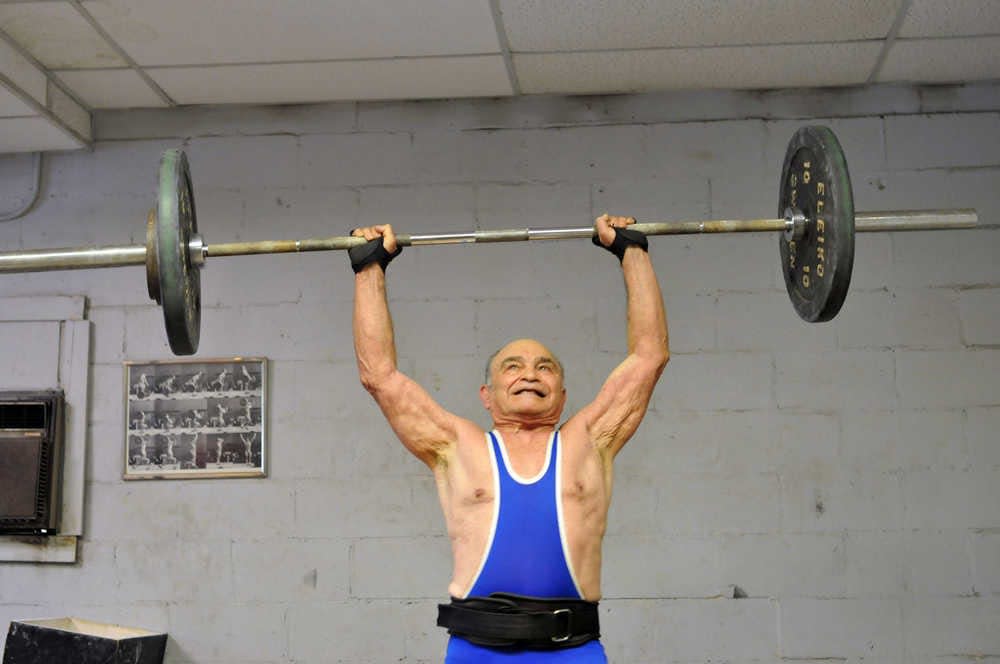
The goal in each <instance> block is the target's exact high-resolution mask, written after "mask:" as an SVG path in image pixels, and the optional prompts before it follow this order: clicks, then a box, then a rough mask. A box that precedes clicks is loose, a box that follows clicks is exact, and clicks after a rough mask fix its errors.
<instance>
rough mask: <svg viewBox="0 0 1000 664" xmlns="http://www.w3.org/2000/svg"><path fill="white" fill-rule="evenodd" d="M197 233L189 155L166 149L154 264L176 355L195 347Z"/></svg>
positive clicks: (198, 313) (198, 323) (198, 283)
mask: <svg viewBox="0 0 1000 664" xmlns="http://www.w3.org/2000/svg"><path fill="white" fill-rule="evenodd" d="M197 232H198V222H197V218H196V217H195V211H194V194H193V192H192V191H191V173H190V171H189V170H188V162H187V157H186V156H184V153H183V152H182V151H181V150H167V151H165V152H164V153H163V156H162V158H161V159H160V200H159V205H158V207H157V215H156V267H157V271H158V273H159V282H160V304H161V305H162V306H163V321H164V323H165V324H166V326H167V339H168V340H169V341H170V350H172V351H173V352H174V354H175V355H191V354H193V353H195V352H196V351H197V350H198V338H199V330H200V327H201V279H200V277H199V274H198V271H199V268H198V266H197V265H194V264H193V263H192V261H191V252H190V242H191V236H192V235H194V234H196V233H197Z"/></svg>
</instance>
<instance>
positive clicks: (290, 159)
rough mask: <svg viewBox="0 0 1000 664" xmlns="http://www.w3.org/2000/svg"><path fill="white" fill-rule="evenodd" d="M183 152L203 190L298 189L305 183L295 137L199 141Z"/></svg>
mask: <svg viewBox="0 0 1000 664" xmlns="http://www.w3.org/2000/svg"><path fill="white" fill-rule="evenodd" d="M184 151H185V152H186V153H187V157H188V162H189V163H190V167H191V179H192V180H193V182H194V183H197V185H196V186H197V187H199V188H201V189H206V188H207V189H213V188H220V189H221V188H230V189H243V188H251V187H295V186H298V185H299V183H300V182H301V181H302V179H303V178H302V170H303V164H302V160H301V159H300V155H299V141H298V138H297V137H295V136H234V137H231V136H220V137H203V138H202V137H199V138H193V139H191V140H190V142H189V143H188V144H187V146H186V147H185V149H184ZM196 191H197V190H196ZM196 195H197V194H196ZM195 200H196V202H197V199H195Z"/></svg>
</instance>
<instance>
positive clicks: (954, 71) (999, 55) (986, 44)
mask: <svg viewBox="0 0 1000 664" xmlns="http://www.w3.org/2000/svg"><path fill="white" fill-rule="evenodd" d="M991 79H1000V37H966V38H963V39H900V40H897V41H896V42H895V43H894V44H893V45H892V48H891V49H890V50H889V53H888V55H887V57H886V59H885V62H884V63H883V65H882V70H881V71H880V72H879V75H878V80H879V82H914V83H945V82H948V83H952V82H963V81H982V80H991Z"/></svg>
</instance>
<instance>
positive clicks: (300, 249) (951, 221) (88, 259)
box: [0, 208, 979, 274]
mask: <svg viewBox="0 0 1000 664" xmlns="http://www.w3.org/2000/svg"><path fill="white" fill-rule="evenodd" d="M854 219H855V222H854V223H855V229H854V230H855V231H856V232H858V233H885V232H890V231H893V232H895V231H935V230H937V231H940V230H954V229H960V228H975V227H976V226H977V225H978V222H979V218H978V215H977V213H976V211H975V210H972V209H961V208H951V209H942V210H884V211H882V212H859V213H857V215H855V218H854ZM629 228H631V229H633V230H637V231H639V232H640V233H642V234H644V235H701V234H715V233H766V232H772V233H775V232H785V233H788V232H793V233H794V229H795V222H794V221H793V220H790V219H777V218H775V219H715V220H705V221H655V222H640V223H637V224H634V225H632V226H630V227H629ZM593 236H594V227H593V226H580V227H577V228H510V229H504V230H479V231H470V232H467V233H426V234H419V235H407V234H405V233H398V234H397V235H396V241H397V243H398V244H399V245H400V246H401V247H419V246H429V245H437V244H487V243H496V242H525V241H538V240H579V239H590V238H591V237H593ZM364 243H365V240H364V239H363V238H359V237H351V236H335V237H327V238H308V239H305V240H258V241H253V242H226V243H219V244H199V242H198V241H194V242H192V243H190V244H189V246H188V249H189V251H190V253H191V254H192V255H197V254H198V252H199V251H200V252H201V253H202V257H203V259H207V258H220V257H223V256H255V255H260V254H294V253H304V252H309V251H342V250H346V249H350V248H351V247H357V246H360V245H362V244H364ZM148 251H149V249H148V248H147V247H146V245H142V244H133V245H124V246H108V247H89V248H88V247H66V248H61V249H29V250H26V251H13V252H9V253H0V274H3V273H8V274H13V273H21V272H54V271H62V270H90V269H96V268H109V267H134V266H136V265H145V264H146V256H147V253H148Z"/></svg>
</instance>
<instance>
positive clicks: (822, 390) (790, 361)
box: [774, 351, 897, 411]
mask: <svg viewBox="0 0 1000 664" xmlns="http://www.w3.org/2000/svg"><path fill="white" fill-rule="evenodd" d="M774 362H775V372H776V378H775V392H776V398H777V403H778V407H779V408H792V409H799V410H821V411H828V410H831V409H858V408H860V409H868V410H877V409H882V408H893V407H895V405H896V402H897V396H896V380H895V378H896V376H895V373H896V372H895V366H894V362H893V357H892V355H891V354H889V353H884V352H880V351H835V352H821V353H801V352H800V353H783V352H782V353H777V354H776V355H775V357H774Z"/></svg>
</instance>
